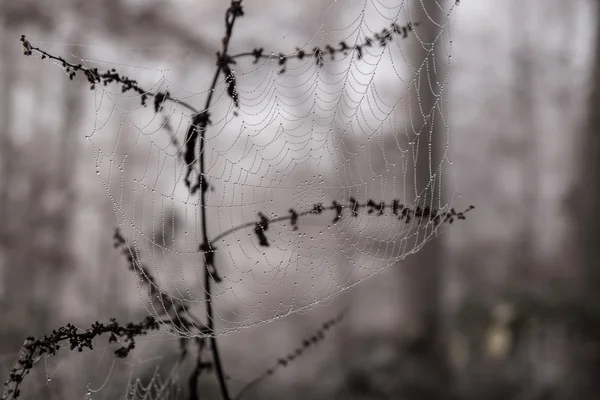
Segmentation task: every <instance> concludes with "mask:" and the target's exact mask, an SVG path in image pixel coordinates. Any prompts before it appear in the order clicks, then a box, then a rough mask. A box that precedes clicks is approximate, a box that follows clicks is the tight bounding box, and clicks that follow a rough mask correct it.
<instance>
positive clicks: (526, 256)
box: [508, 0, 540, 287]
mask: <svg viewBox="0 0 600 400" xmlns="http://www.w3.org/2000/svg"><path fill="white" fill-rule="evenodd" d="M511 8H512V10H511V11H512V14H513V16H514V18H513V21H514V23H513V26H512V27H511V31H512V32H513V37H514V42H513V43H514V45H513V49H514V50H513V71H514V81H513V82H514V84H513V89H512V105H513V109H514V112H515V115H516V116H517V120H516V125H517V131H518V133H519V136H520V137H519V140H520V145H519V146H518V148H519V151H518V153H517V154H515V156H517V157H518V158H519V159H520V160H519V161H520V162H521V166H522V168H521V196H522V197H521V200H522V202H521V205H520V207H519V209H520V214H521V222H520V224H521V226H520V227H519V231H518V233H517V235H515V241H514V243H513V245H512V257H511V259H509V262H510V263H511V264H510V267H509V270H510V275H511V277H512V279H511V281H510V282H508V284H509V285H511V286H512V285H529V284H531V283H532V282H531V278H532V277H533V274H534V271H533V268H534V263H535V243H534V237H535V224H534V221H535V217H536V215H535V210H536V203H537V195H538V193H539V191H540V174H539V157H538V151H537V149H538V143H537V133H538V125H537V121H536V115H535V114H536V99H535V94H536V93H538V90H537V88H536V78H535V76H536V59H537V57H536V51H535V50H536V48H535V46H534V45H533V43H532V41H531V36H532V35H531V32H530V29H535V27H532V26H531V23H528V21H531V20H532V14H533V12H531V8H532V6H531V4H530V2H529V4H526V2H523V1H522V0H519V2H518V3H517V4H514V3H513V4H512V7H511ZM528 287H529V286H528Z"/></svg>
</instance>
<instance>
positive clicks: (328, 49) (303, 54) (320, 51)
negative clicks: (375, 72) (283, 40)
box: [231, 22, 419, 74]
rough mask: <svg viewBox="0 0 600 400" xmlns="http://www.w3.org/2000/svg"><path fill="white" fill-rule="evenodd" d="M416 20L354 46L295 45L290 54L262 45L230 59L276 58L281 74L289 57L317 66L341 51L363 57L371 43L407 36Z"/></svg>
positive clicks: (381, 44)
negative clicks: (311, 61)
mask: <svg viewBox="0 0 600 400" xmlns="http://www.w3.org/2000/svg"><path fill="white" fill-rule="evenodd" d="M418 25H419V23H418V22H414V23H411V22H409V23H407V24H406V25H404V26H400V25H398V24H396V23H393V24H391V25H390V29H387V28H385V29H383V30H382V31H381V32H378V33H375V34H374V35H373V36H372V37H365V38H364V39H363V43H362V44H356V45H354V46H349V45H348V44H347V43H346V42H343V41H342V42H339V43H337V44H336V45H335V46H337V47H334V46H332V45H326V46H325V47H323V48H321V47H318V46H317V47H314V48H313V49H312V50H310V51H305V50H302V49H300V48H299V47H296V51H295V52H294V53H292V54H283V53H278V54H275V53H271V54H264V49H263V48H262V47H260V48H255V49H254V50H252V51H249V52H244V53H239V54H235V55H233V56H231V59H237V58H245V57H253V58H254V61H253V62H254V64H256V63H257V62H258V60H259V59H269V60H271V59H276V60H278V64H279V65H280V66H281V70H280V71H279V73H280V74H283V73H284V72H285V71H286V63H287V61H288V60H290V59H298V60H303V59H304V58H314V59H315V60H316V63H317V65H318V66H319V67H322V66H323V65H324V60H323V57H324V56H325V55H329V56H330V58H331V60H332V61H333V60H335V57H336V55H338V54H340V53H342V54H343V55H344V56H346V55H348V53H350V52H351V51H352V52H356V56H357V57H358V59H359V60H360V59H362V58H363V50H364V48H365V47H372V46H373V43H378V44H379V46H381V47H385V46H387V44H388V43H389V42H391V41H392V40H393V36H394V35H397V36H399V37H400V38H402V39H405V38H407V37H408V33H409V32H411V31H412V30H413V27H415V26H418Z"/></svg>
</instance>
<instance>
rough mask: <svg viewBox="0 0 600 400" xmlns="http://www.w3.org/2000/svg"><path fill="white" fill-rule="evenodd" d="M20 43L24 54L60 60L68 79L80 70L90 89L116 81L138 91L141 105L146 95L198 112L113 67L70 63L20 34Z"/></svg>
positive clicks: (143, 103) (126, 88) (144, 102)
mask: <svg viewBox="0 0 600 400" xmlns="http://www.w3.org/2000/svg"><path fill="white" fill-rule="evenodd" d="M21 44H22V45H23V54H25V55H26V56H30V55H32V54H33V52H34V51H35V52H38V53H40V54H41V55H42V56H41V58H42V59H45V58H48V59H51V60H55V61H58V62H60V63H61V64H62V66H63V68H65V72H67V73H68V74H69V79H71V80H73V79H74V78H75V76H76V75H77V72H82V73H83V74H85V76H86V78H87V79H88V81H89V82H90V84H91V86H90V89H92V90H93V89H95V87H96V85H97V84H98V83H101V84H103V85H104V86H106V85H108V84H109V83H112V82H116V83H120V84H122V85H123V86H122V92H123V93H125V92H127V91H129V90H133V91H135V92H136V93H138V94H139V95H140V96H141V101H142V105H143V106H146V105H147V99H148V97H155V98H158V99H160V100H161V102H162V101H163V100H170V101H172V102H174V103H175V104H180V105H182V106H184V107H185V108H187V109H188V110H190V111H191V112H194V113H197V112H198V110H196V109H195V108H194V107H192V106H191V105H190V104H188V103H186V102H184V101H181V100H177V99H175V98H173V97H171V95H170V94H168V93H162V92H150V91H147V90H144V89H142V88H141V87H140V86H139V85H138V83H137V81H135V80H132V79H129V78H127V77H125V76H121V75H119V74H118V73H117V72H116V70H115V69H114V68H113V69H110V70H107V71H106V72H103V73H100V72H99V71H98V68H87V67H85V66H83V65H82V64H73V63H70V62H68V61H67V60H65V59H64V58H62V57H56V56H53V55H52V54H50V53H48V52H46V51H44V50H42V49H40V48H39V47H35V46H32V45H31V43H30V42H29V41H28V40H27V39H26V38H25V35H21ZM157 111H158V110H157Z"/></svg>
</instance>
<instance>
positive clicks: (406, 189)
mask: <svg viewBox="0 0 600 400" xmlns="http://www.w3.org/2000/svg"><path fill="white" fill-rule="evenodd" d="M423 4H427V7H426V8H425V9H424V8H423ZM454 7H455V4H454V3H453V2H452V4H449V3H445V4H441V3H436V2H422V1H420V0H414V1H412V0H411V1H408V0H407V1H398V0H395V1H370V0H367V1H364V2H361V3H357V2H352V1H350V0H339V1H334V2H331V4H330V5H329V6H328V7H327V8H326V9H325V11H324V12H323V14H322V16H321V23H320V25H319V26H318V29H316V30H314V31H313V32H312V33H311V34H310V35H304V36H302V40H301V41H300V42H298V43H296V44H294V45H292V44H290V43H289V41H288V40H286V41H271V42H269V43H271V44H272V46H273V48H272V49H269V48H268V47H266V45H263V44H262V43H261V42H260V40H261V39H262V38H261V37H248V35H249V33H246V31H245V29H246V28H247V26H248V25H244V24H245V23H248V21H245V20H244V18H247V19H248V20H250V19H251V18H252V15H250V13H251V11H254V12H257V11H258V12H260V10H259V9H255V8H252V9H251V8H250V6H248V8H247V9H246V10H245V15H244V16H243V17H241V18H240V19H239V22H238V24H239V26H236V27H235V28H234V29H233V33H232V37H231V41H230V46H229V49H228V54H229V56H231V57H232V58H231V59H229V60H228V61H229V62H228V63H227V67H226V68H224V69H223V70H224V71H225V72H221V73H220V74H219V76H218V77H217V80H216V85H215V89H214V91H208V90H207V89H208V88H209V87H210V83H211V81H212V77H213V74H214V70H215V69H216V66H215V65H214V64H215V63H214V61H215V59H213V60H211V61H210V62H208V61H206V62H205V63H204V64H203V65H202V64H201V65H198V66H197V67H196V66H186V71H191V70H197V71H199V72H198V73H199V74H201V76H202V77H203V78H202V79H200V80H201V81H202V82H201V84H202V85H201V84H200V83H198V82H188V81H189V80H187V81H186V80H185V79H183V78H182V77H181V76H180V75H177V74H175V73H173V72H172V70H167V69H150V68H142V67H139V66H132V65H130V64H124V63H118V62H117V61H118V60H111V61H110V62H109V61H98V60H90V59H85V60H75V61H77V63H81V64H83V65H84V66H86V67H87V68H98V71H104V70H112V69H113V68H114V70H115V71H116V72H117V73H119V74H120V75H121V76H127V77H129V78H130V79H135V80H136V81H137V83H139V85H140V87H143V88H144V89H145V90H147V92H146V93H145V96H144V97H146V102H147V106H145V107H143V106H142V105H140V94H139V93H136V92H134V91H123V90H122V87H121V85H116V84H112V83H108V84H107V85H102V84H98V85H95V87H94V90H93V92H92V93H93V94H92V95H93V96H94V101H95V108H96V116H95V122H94V129H93V131H92V132H88V134H87V139H88V140H89V142H90V143H91V145H92V146H93V149H94V154H95V160H90V162H95V165H96V167H97V173H98V178H99V179H98V183H99V184H101V185H102V186H103V187H104V188H105V190H106V192H107V194H108V196H110V200H111V201H112V204H113V207H114V212H115V215H116V218H117V220H118V225H119V232H120V234H119V235H120V236H119V240H121V245H122V247H123V248H126V249H127V252H129V253H130V256H131V259H132V260H133V261H132V265H133V269H134V272H136V274H137V276H138V278H139V279H138V290H139V293H140V296H141V297H142V300H143V304H144V307H145V309H146V310H147V312H148V313H149V314H150V315H152V316H154V317H156V318H157V319H158V320H159V321H163V322H164V321H169V318H173V315H172V314H170V312H171V311H173V309H174V307H173V305H175V306H176V307H182V308H185V310H186V312H188V313H189V314H190V315H193V318H192V317H191V319H192V320H193V321H195V324H196V323H197V324H200V323H201V322H200V320H201V319H202V316H204V315H205V312H204V310H205V307H206V302H207V298H206V292H207V282H206V281H205V273H206V271H207V270H208V272H209V273H210V275H211V279H210V280H209V282H208V284H209V285H210V291H211V296H212V300H211V301H212V304H213V306H214V307H213V308H214V313H213V316H212V318H213V320H214V324H215V334H224V333H231V332H234V331H237V330H240V329H242V328H245V327H250V326H255V325H257V324H263V323H266V322H268V321H271V320H273V319H276V318H280V317H282V316H285V315H288V314H290V313H294V312H305V311H308V310H310V309H311V308H312V307H314V306H315V305H316V304H319V303H322V302H327V301H330V300H332V299H333V298H334V297H336V296H337V295H339V294H340V293H343V292H344V291H346V290H348V289H350V288H352V287H353V286H354V285H356V284H358V283H359V282H361V281H362V280H364V279H366V278H368V277H370V276H372V275H374V274H377V273H378V272H380V271H382V270H383V269H385V268H387V267H390V266H394V265H400V267H401V263H400V264H398V263H399V261H401V260H403V259H404V258H405V257H407V256H409V255H410V254H412V253H415V252H416V251H419V250H420V249H421V248H422V247H423V245H424V244H425V243H426V242H428V241H429V240H431V239H432V238H434V237H435V236H436V235H437V233H438V230H440V229H442V226H443V224H440V223H439V218H437V219H436V218H435V217H436V215H437V216H438V217H440V216H442V215H447V214H444V213H448V212H450V210H451V208H452V207H453V205H454V202H455V200H456V199H457V198H458V196H457V195H456V190H455V187H453V185H454V179H453V176H452V172H451V168H450V167H451V165H450V164H451V162H450V161H449V158H448V148H449V132H450V129H449V126H448V122H447V112H448V111H447V96H446V94H447V93H446V92H447V76H448V72H449V61H450V47H451V40H450V34H449V33H450V32H449V22H448V21H449V17H450V14H451V11H452V9H453V8H454ZM248 43H261V44H260V45H257V46H252V45H250V47H249V48H248V47H245V46H246V45H247V44H248ZM34 44H35V43H34ZM69 61H73V60H69ZM167 61H168V60H167ZM173 62H174V63H176V62H177V60H173ZM201 86H202V87H201ZM165 94H167V95H166V96H165ZM209 96H210V98H211V102H210V105H209V107H208V108H207V109H205V106H206V99H207V97H209ZM154 106H156V109H158V112H155V111H156V109H155V107H154ZM198 115H201V116H204V117H206V121H208V123H207V126H206V131H205V140H204V141H202V139H198V138H196V141H195V143H194V146H191V145H190V140H191V136H190V134H189V132H188V131H189V127H190V124H191V123H192V121H196V123H197V122H198V121H199V120H200V119H201V118H200V119H198ZM194 118H196V119H194ZM190 147H191V148H192V150H191V153H190V150H189V148H190ZM200 151H201V152H202V154H201V153H200ZM190 157H191V158H190ZM200 158H203V160H202V163H203V168H204V174H203V175H202V177H203V178H202V179H199V176H200V175H201V170H200V168H201V161H200ZM190 160H191V162H190ZM424 177H425V178H424ZM186 182H187V183H186ZM200 182H201V183H200ZM194 186H195V188H194V193H191V191H190V187H194ZM202 192H204V193H205V200H206V201H205V204H204V205H203V204H202V200H201V193H202ZM126 193H131V195H127V194H126ZM203 217H205V218H206V219H205V220H203ZM203 224H206V231H207V236H208V238H209V240H210V241H209V245H207V244H206V243H205V241H204V237H203V235H204V233H203V232H204V231H203ZM424 251H426V250H424ZM206 263H208V264H209V265H208V266H209V268H206V267H205V265H206ZM171 322H172V321H171ZM204 323H205V322H204ZM169 326H170V329H171V330H172V331H173V332H176V333H177V334H178V335H182V336H193V335H198V329H192V328H191V327H190V326H187V325H186V324H169ZM204 333H206V331H204Z"/></svg>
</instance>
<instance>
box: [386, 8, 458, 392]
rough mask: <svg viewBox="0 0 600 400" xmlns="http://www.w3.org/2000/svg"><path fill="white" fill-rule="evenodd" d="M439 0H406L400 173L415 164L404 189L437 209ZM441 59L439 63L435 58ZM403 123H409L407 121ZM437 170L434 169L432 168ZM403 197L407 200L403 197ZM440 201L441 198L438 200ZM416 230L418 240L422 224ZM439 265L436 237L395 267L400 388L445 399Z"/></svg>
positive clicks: (441, 134) (441, 144)
mask: <svg viewBox="0 0 600 400" xmlns="http://www.w3.org/2000/svg"><path fill="white" fill-rule="evenodd" d="M443 4H444V2H436V1H412V2H411V3H410V6H411V7H410V19H411V21H413V22H418V23H419V24H418V26H416V27H415V28H414V29H415V34H416V36H417V37H416V38H415V39H414V41H413V43H414V48H413V50H412V54H411V57H410V59H409V60H410V64H411V65H412V67H413V68H414V69H420V70H418V71H416V70H415V72H414V74H415V75H414V78H415V79H416V81H415V83H414V84H413V85H412V86H411V87H410V88H409V90H410V91H411V93H410V94H409V95H410V102H411V104H410V107H411V119H412V121H411V122H412V126H413V129H414V130H415V131H416V132H415V133H417V134H419V136H418V137H416V138H415V146H416V147H413V149H412V154H413V155H412V156H409V157H410V160H413V161H412V162H413V163H414V164H413V165H408V168H407V169H406V171H405V173H406V174H407V178H410V177H411V176H412V175H413V173H412V171H413V167H415V168H416V172H415V173H414V180H413V179H412V178H410V179H407V182H406V184H407V187H406V190H407V193H410V192H409V191H410V190H412V188H411V187H410V186H408V185H410V183H409V182H410V181H413V182H412V183H413V184H414V190H415V196H417V197H416V198H417V201H418V205H419V206H420V207H421V208H423V207H425V206H429V207H432V206H433V208H438V207H439V204H438V198H439V195H440V194H441V193H440V190H441V188H442V183H443V182H440V180H441V175H440V174H439V173H438V174H437V176H435V177H433V176H432V175H433V174H436V169H437V168H438V166H439V165H440V162H441V160H442V158H443V157H444V155H445V148H446V140H445V138H446V132H445V126H444V120H443V118H444V117H445V116H444V115H442V112H443V111H442V110H443V106H444V105H445V99H444V98H442V97H437V94H438V93H439V92H440V91H441V90H442V87H441V85H443V83H444V82H443V81H444V80H445V71H444V70H443V69H444V65H443V63H444V60H445V57H444V55H443V54H441V52H440V50H441V46H442V44H441V43H440V42H441V41H442V40H443V39H442V38H441V37H438V35H439V34H440V29H441V28H440V27H441V26H443V25H444V22H445V21H444V19H445V17H446V12H445V11H444V10H443V9H441V7H442V5H443ZM440 60H442V62H440ZM409 126H411V125H410V124H409ZM438 172H439V171H438ZM407 200H409V199H407ZM443 202H444V200H443V199H442V204H443ZM420 231H422V232H421V233H420V234H419V239H418V240H421V238H422V236H423V235H424V234H427V235H429V234H430V232H429V229H427V231H428V232H425V229H424V228H421V229H420ZM443 269H444V244H443V242H442V238H441V237H439V238H433V240H431V241H430V242H429V243H427V244H426V245H425V247H424V248H423V249H421V250H419V251H418V252H417V253H416V254H412V255H409V256H408V257H407V258H406V259H405V260H403V261H401V262H399V263H398V266H397V268H396V270H398V271H400V274H401V289H400V300H401V305H400V307H402V309H403V310H404V316H405V318H406V319H405V322H406V323H408V327H409V330H408V333H409V338H408V341H407V342H406V343H405V346H403V347H404V348H403V354H402V355H401V357H402V359H401V360H400V363H401V370H402V371H405V372H406V373H404V372H403V373H402V376H401V377H400V380H401V383H400V387H401V389H400V390H401V392H403V394H404V395H405V396H406V397H407V398H410V399H414V400H421V399H422V400H436V399H440V400H441V399H444V400H447V399H449V398H451V397H452V396H451V395H450V387H449V386H450V374H449V364H448V360H447V357H446V343H445V340H446V335H445V332H444V331H445V330H444V328H443V325H444V324H443V311H442V296H443V285H442V282H443V275H444V274H443Z"/></svg>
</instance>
